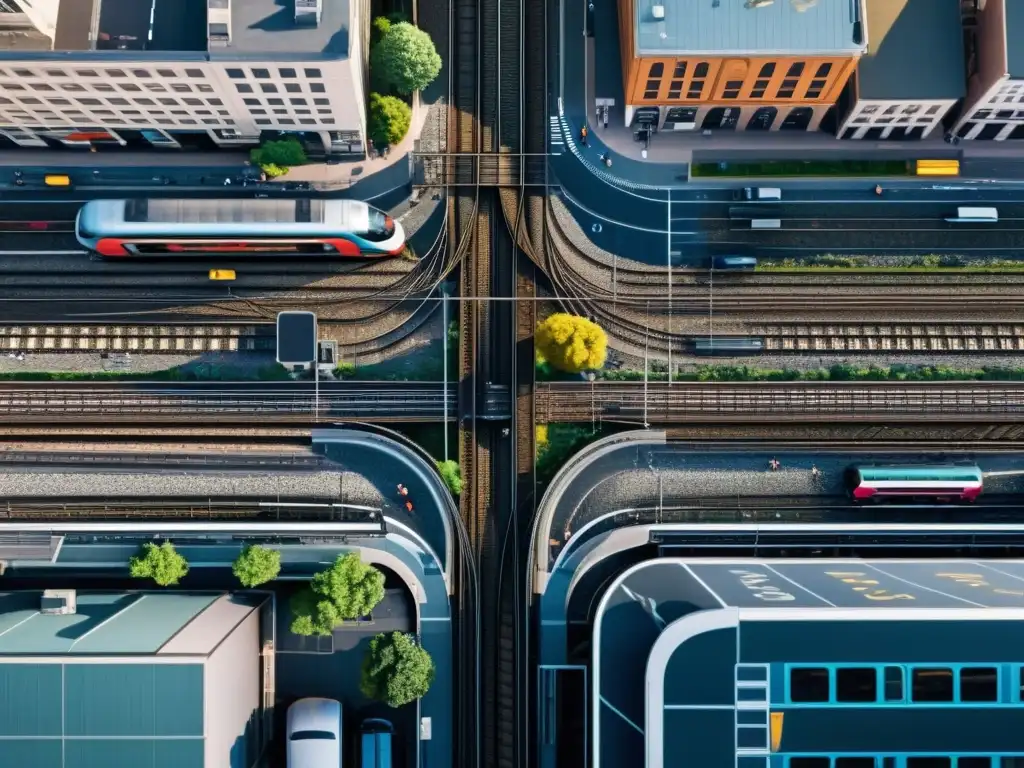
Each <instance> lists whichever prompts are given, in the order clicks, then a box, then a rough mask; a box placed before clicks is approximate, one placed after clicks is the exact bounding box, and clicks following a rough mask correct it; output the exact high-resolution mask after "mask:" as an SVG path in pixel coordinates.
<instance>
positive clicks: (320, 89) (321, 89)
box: [309, 83, 327, 93]
mask: <svg viewBox="0 0 1024 768" xmlns="http://www.w3.org/2000/svg"><path fill="white" fill-rule="evenodd" d="M309 90H311V91H312V92H313V93H327V87H326V86H325V85H324V84H323V83H310V84H309Z"/></svg>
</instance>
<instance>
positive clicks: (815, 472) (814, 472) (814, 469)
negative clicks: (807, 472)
mask: <svg viewBox="0 0 1024 768" xmlns="http://www.w3.org/2000/svg"><path fill="white" fill-rule="evenodd" d="M820 474H821V471H820V470H819V469H818V467H817V466H816V465H814V464H811V477H813V478H814V479H815V480H817V479H818V476H819V475H820Z"/></svg>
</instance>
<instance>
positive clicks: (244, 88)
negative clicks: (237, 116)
mask: <svg viewBox="0 0 1024 768" xmlns="http://www.w3.org/2000/svg"><path fill="white" fill-rule="evenodd" d="M235 90H236V91H238V92H239V93H252V86H251V85H249V84H248V83H235Z"/></svg>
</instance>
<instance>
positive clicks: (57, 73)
mask: <svg viewBox="0 0 1024 768" xmlns="http://www.w3.org/2000/svg"><path fill="white" fill-rule="evenodd" d="M110 71H111V72H114V71H115V70H113V69H112V70H110ZM46 76H47V77H67V76H68V73H67V72H65V71H64V70H63V69H48V70H46ZM120 76H121V77H124V72H121V75H120Z"/></svg>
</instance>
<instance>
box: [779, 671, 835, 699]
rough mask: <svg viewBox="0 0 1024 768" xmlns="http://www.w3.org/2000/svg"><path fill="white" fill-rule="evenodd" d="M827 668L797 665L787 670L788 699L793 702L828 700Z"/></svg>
mask: <svg viewBox="0 0 1024 768" xmlns="http://www.w3.org/2000/svg"><path fill="white" fill-rule="evenodd" d="M828 694H829V681H828V670H827V669H824V668H819V667H797V668H796V669H791V670H790V671H789V700H790V701H795V702H816V701H828V699H829V695H828Z"/></svg>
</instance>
